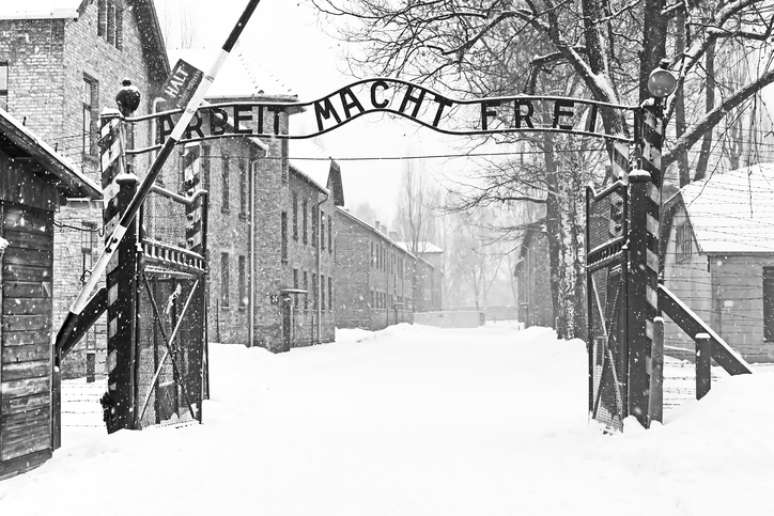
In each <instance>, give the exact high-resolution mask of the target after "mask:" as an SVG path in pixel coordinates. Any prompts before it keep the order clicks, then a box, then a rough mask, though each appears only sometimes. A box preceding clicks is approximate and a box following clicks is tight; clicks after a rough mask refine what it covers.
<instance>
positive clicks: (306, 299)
mask: <svg viewBox="0 0 774 516" xmlns="http://www.w3.org/2000/svg"><path fill="white" fill-rule="evenodd" d="M304 290H306V294H305V295H304V310H306V309H307V308H309V275H308V274H307V272H306V271H304Z"/></svg>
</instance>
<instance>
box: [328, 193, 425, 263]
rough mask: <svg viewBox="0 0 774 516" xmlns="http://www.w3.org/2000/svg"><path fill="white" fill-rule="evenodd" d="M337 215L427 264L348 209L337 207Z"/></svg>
mask: <svg viewBox="0 0 774 516" xmlns="http://www.w3.org/2000/svg"><path fill="white" fill-rule="evenodd" d="M336 213H338V214H340V215H342V216H343V217H344V218H346V219H349V220H350V221H352V222H354V223H355V224H357V225H359V226H361V227H363V228H364V229H366V230H368V231H370V232H371V233H373V234H375V235H376V236H378V237H379V238H381V239H382V240H385V241H386V242H387V243H389V244H391V245H392V246H394V247H396V248H398V249H399V250H401V251H403V252H404V253H406V254H407V255H409V256H411V257H412V258H416V259H421V260H422V261H423V262H427V260H424V259H422V258H421V257H418V256H414V254H413V253H411V251H409V250H408V249H407V248H406V247H405V246H403V245H401V243H400V242H396V241H395V240H393V239H391V238H390V236H389V235H387V234H386V233H383V232H382V231H380V230H378V229H376V227H374V226H372V225H371V224H369V223H368V222H366V221H364V220H363V219H360V218H358V217H356V216H355V215H353V214H351V213H350V212H349V211H347V210H346V209H344V208H342V207H340V206H337V207H336ZM428 265H430V266H431V267H432V264H430V263H428Z"/></svg>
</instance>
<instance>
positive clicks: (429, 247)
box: [396, 240, 444, 254]
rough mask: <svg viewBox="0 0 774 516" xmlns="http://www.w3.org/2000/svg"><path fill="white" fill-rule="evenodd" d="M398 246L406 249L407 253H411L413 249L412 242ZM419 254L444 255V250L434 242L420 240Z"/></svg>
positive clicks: (400, 243) (399, 243)
mask: <svg viewBox="0 0 774 516" xmlns="http://www.w3.org/2000/svg"><path fill="white" fill-rule="evenodd" d="M396 243H397V245H399V246H400V247H402V248H403V249H405V250H406V251H409V250H410V249H411V242H396ZM417 248H418V249H417V252H418V253H419V254H439V253H443V252H444V251H443V249H441V248H440V247H438V246H437V245H435V244H434V243H432V242H428V241H427V240H420V241H419V242H417Z"/></svg>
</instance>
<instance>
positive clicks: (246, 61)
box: [169, 46, 295, 100]
mask: <svg viewBox="0 0 774 516" xmlns="http://www.w3.org/2000/svg"><path fill="white" fill-rule="evenodd" d="M219 52H220V49H219V48H209V49H204V48H189V49H173V50H170V51H169V58H170V61H171V62H172V64H173V65H174V63H177V60H178V59H184V60H186V61H187V62H189V63H190V64H192V65H194V66H195V67H197V68H199V69H200V70H202V71H204V72H206V71H207V70H208V69H209V67H210V65H211V64H212V62H213V61H214V60H215V58H216V57H217V54H218V53H219ZM252 96H277V97H287V98H288V100H290V99H291V98H292V97H294V96H295V95H294V94H293V92H292V91H291V89H290V87H289V86H288V85H286V84H285V83H283V82H282V81H281V80H280V79H279V78H277V76H275V75H274V74H272V73H271V72H270V71H269V70H267V69H266V67H265V66H264V65H263V64H261V62H260V59H256V58H255V57H252V58H247V57H246V56H245V54H244V53H243V52H242V50H241V49H240V48H239V46H237V48H235V49H234V50H233V51H232V52H231V55H230V56H229V58H228V59H226V62H225V63H224V64H223V67H222V68H221V69H220V71H219V72H218V75H217V77H215V82H214V83H213V84H212V86H210V89H209V91H208V92H207V98H210V99H216V98H234V97H252Z"/></svg>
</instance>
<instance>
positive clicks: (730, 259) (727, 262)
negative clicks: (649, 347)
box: [662, 164, 774, 362]
mask: <svg viewBox="0 0 774 516" xmlns="http://www.w3.org/2000/svg"><path fill="white" fill-rule="evenodd" d="M771 185H774V165H772V164H766V165H756V166H753V167H747V168H744V169H739V170H735V171H730V172H723V173H720V172H719V173H716V174H714V175H713V176H712V177H710V178H709V179H707V180H705V181H701V182H696V183H692V184H690V185H688V186H686V187H684V188H683V189H682V190H681V191H680V192H679V193H677V194H676V195H675V196H673V197H671V198H670V199H669V200H668V201H667V202H666V203H665V212H666V217H665V224H664V227H665V235H663V237H662V241H664V242H665V243H666V244H665V253H664V256H665V259H664V269H665V270H664V277H665V285H666V287H667V288H669V289H670V290H671V291H672V292H673V293H674V294H676V295H677V297H679V298H680V299H681V300H682V301H683V302H685V303H686V304H687V305H688V306H689V307H690V308H691V310H693V311H694V312H695V313H696V314H697V315H698V316H699V317H700V318H701V319H703V320H704V321H705V322H706V323H708V324H709V325H710V326H711V327H712V328H713V330H715V331H716V332H717V333H718V334H719V335H720V336H721V337H723V338H724V339H725V340H726V341H727V342H728V344H729V345H730V346H731V347H732V348H734V349H735V350H736V351H738V352H739V353H741V354H742V356H743V357H744V358H745V359H747V360H748V361H750V362H771V361H774V229H773V228H774V205H772V199H774V189H773V188H772V186H771ZM664 332H665V336H664V341H665V343H664V349H665V352H666V353H667V354H672V355H675V356H678V357H681V358H692V357H694V353H695V345H694V341H693V336H691V335H686V334H685V333H684V332H683V331H682V330H681V329H680V328H679V327H678V326H677V325H676V324H674V323H673V322H672V321H671V320H669V319H667V320H666V324H665V329H664Z"/></svg>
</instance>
